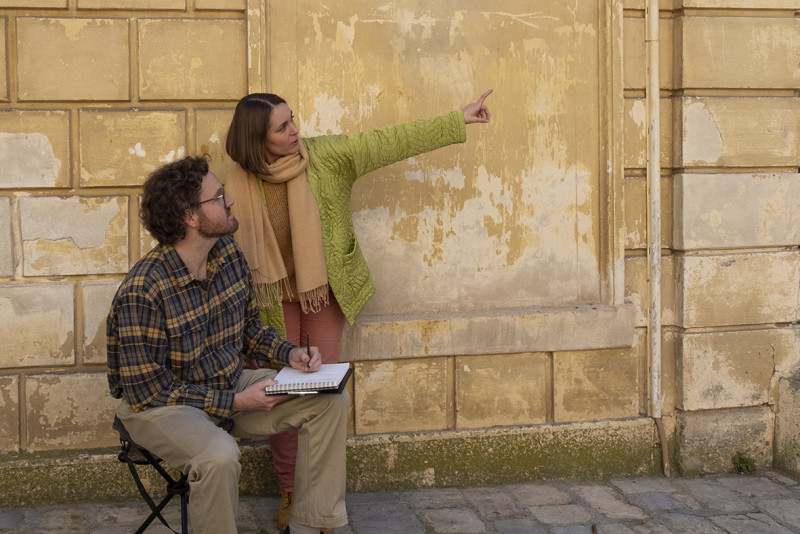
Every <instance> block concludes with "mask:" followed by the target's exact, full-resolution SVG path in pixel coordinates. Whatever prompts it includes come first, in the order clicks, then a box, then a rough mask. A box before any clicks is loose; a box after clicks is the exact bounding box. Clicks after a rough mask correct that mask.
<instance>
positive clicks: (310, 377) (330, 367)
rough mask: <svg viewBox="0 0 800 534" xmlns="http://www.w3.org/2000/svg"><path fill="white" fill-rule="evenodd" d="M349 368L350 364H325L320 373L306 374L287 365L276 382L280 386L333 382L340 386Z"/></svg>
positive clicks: (279, 373) (279, 372) (276, 378)
mask: <svg viewBox="0 0 800 534" xmlns="http://www.w3.org/2000/svg"><path fill="white" fill-rule="evenodd" d="M349 368H350V364H349V363H323V364H322V366H321V367H320V369H319V371H316V372H314V373H304V372H303V371H298V370H297V369H293V368H291V367H289V366H288V365H287V366H286V367H284V368H283V369H281V370H280V371H278V374H277V375H276V376H275V380H276V381H277V382H278V385H279V386H286V385H297V384H314V383H319V382H333V383H334V385H337V386H338V385H339V382H341V381H342V378H344V375H345V373H347V370H348V369H349ZM268 387H269V386H268ZM273 387H274V386H273Z"/></svg>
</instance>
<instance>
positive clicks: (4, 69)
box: [0, 18, 8, 101]
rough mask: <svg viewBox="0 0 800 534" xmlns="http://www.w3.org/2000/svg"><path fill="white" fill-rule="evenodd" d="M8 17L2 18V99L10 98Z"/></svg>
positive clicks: (0, 78) (0, 93)
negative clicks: (7, 39)
mask: <svg viewBox="0 0 800 534" xmlns="http://www.w3.org/2000/svg"><path fill="white" fill-rule="evenodd" d="M7 31H8V30H7V29H6V19H4V18H0V100H4V101H7V100H8V76H7V72H8V68H7V67H6V61H7V60H6V58H7V57H8V55H7V54H6V33H7Z"/></svg>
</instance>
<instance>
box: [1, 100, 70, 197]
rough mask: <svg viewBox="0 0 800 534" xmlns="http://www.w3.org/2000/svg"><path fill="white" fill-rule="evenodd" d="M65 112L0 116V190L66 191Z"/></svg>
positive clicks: (66, 131)
mask: <svg viewBox="0 0 800 534" xmlns="http://www.w3.org/2000/svg"><path fill="white" fill-rule="evenodd" d="M69 122H70V114H69V112H68V111H58V110H53V111H28V110H24V111H3V112H0V161H2V162H3V165H2V166H0V188H14V189H22V188H27V187H69V185H70V168H69V162H70V140H69Z"/></svg>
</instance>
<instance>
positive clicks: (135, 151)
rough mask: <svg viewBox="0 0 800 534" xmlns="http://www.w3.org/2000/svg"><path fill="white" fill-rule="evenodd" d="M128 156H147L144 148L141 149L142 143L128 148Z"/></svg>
mask: <svg viewBox="0 0 800 534" xmlns="http://www.w3.org/2000/svg"><path fill="white" fill-rule="evenodd" d="M128 154H130V155H131V156H134V155H135V156H139V157H140V158H143V157H145V156H147V152H145V151H144V148H142V143H136V145H135V146H133V147H131V148H129V149H128Z"/></svg>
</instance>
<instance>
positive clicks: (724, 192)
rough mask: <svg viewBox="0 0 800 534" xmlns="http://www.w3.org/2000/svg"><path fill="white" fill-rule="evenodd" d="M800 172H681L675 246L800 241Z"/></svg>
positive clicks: (677, 178)
mask: <svg viewBox="0 0 800 534" xmlns="http://www.w3.org/2000/svg"><path fill="white" fill-rule="evenodd" d="M797 198H800V174H797V173H768V174H767V173H764V174H761V173H759V174H749V173H748V174H678V175H676V176H675V219H674V221H675V232H674V236H675V247H676V248H677V249H679V250H695V249H708V248H737V247H739V248H746V247H749V248H757V247H780V246H793V245H796V244H797V243H800V212H798V210H797V209H796V202H795V200H796V199H797Z"/></svg>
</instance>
